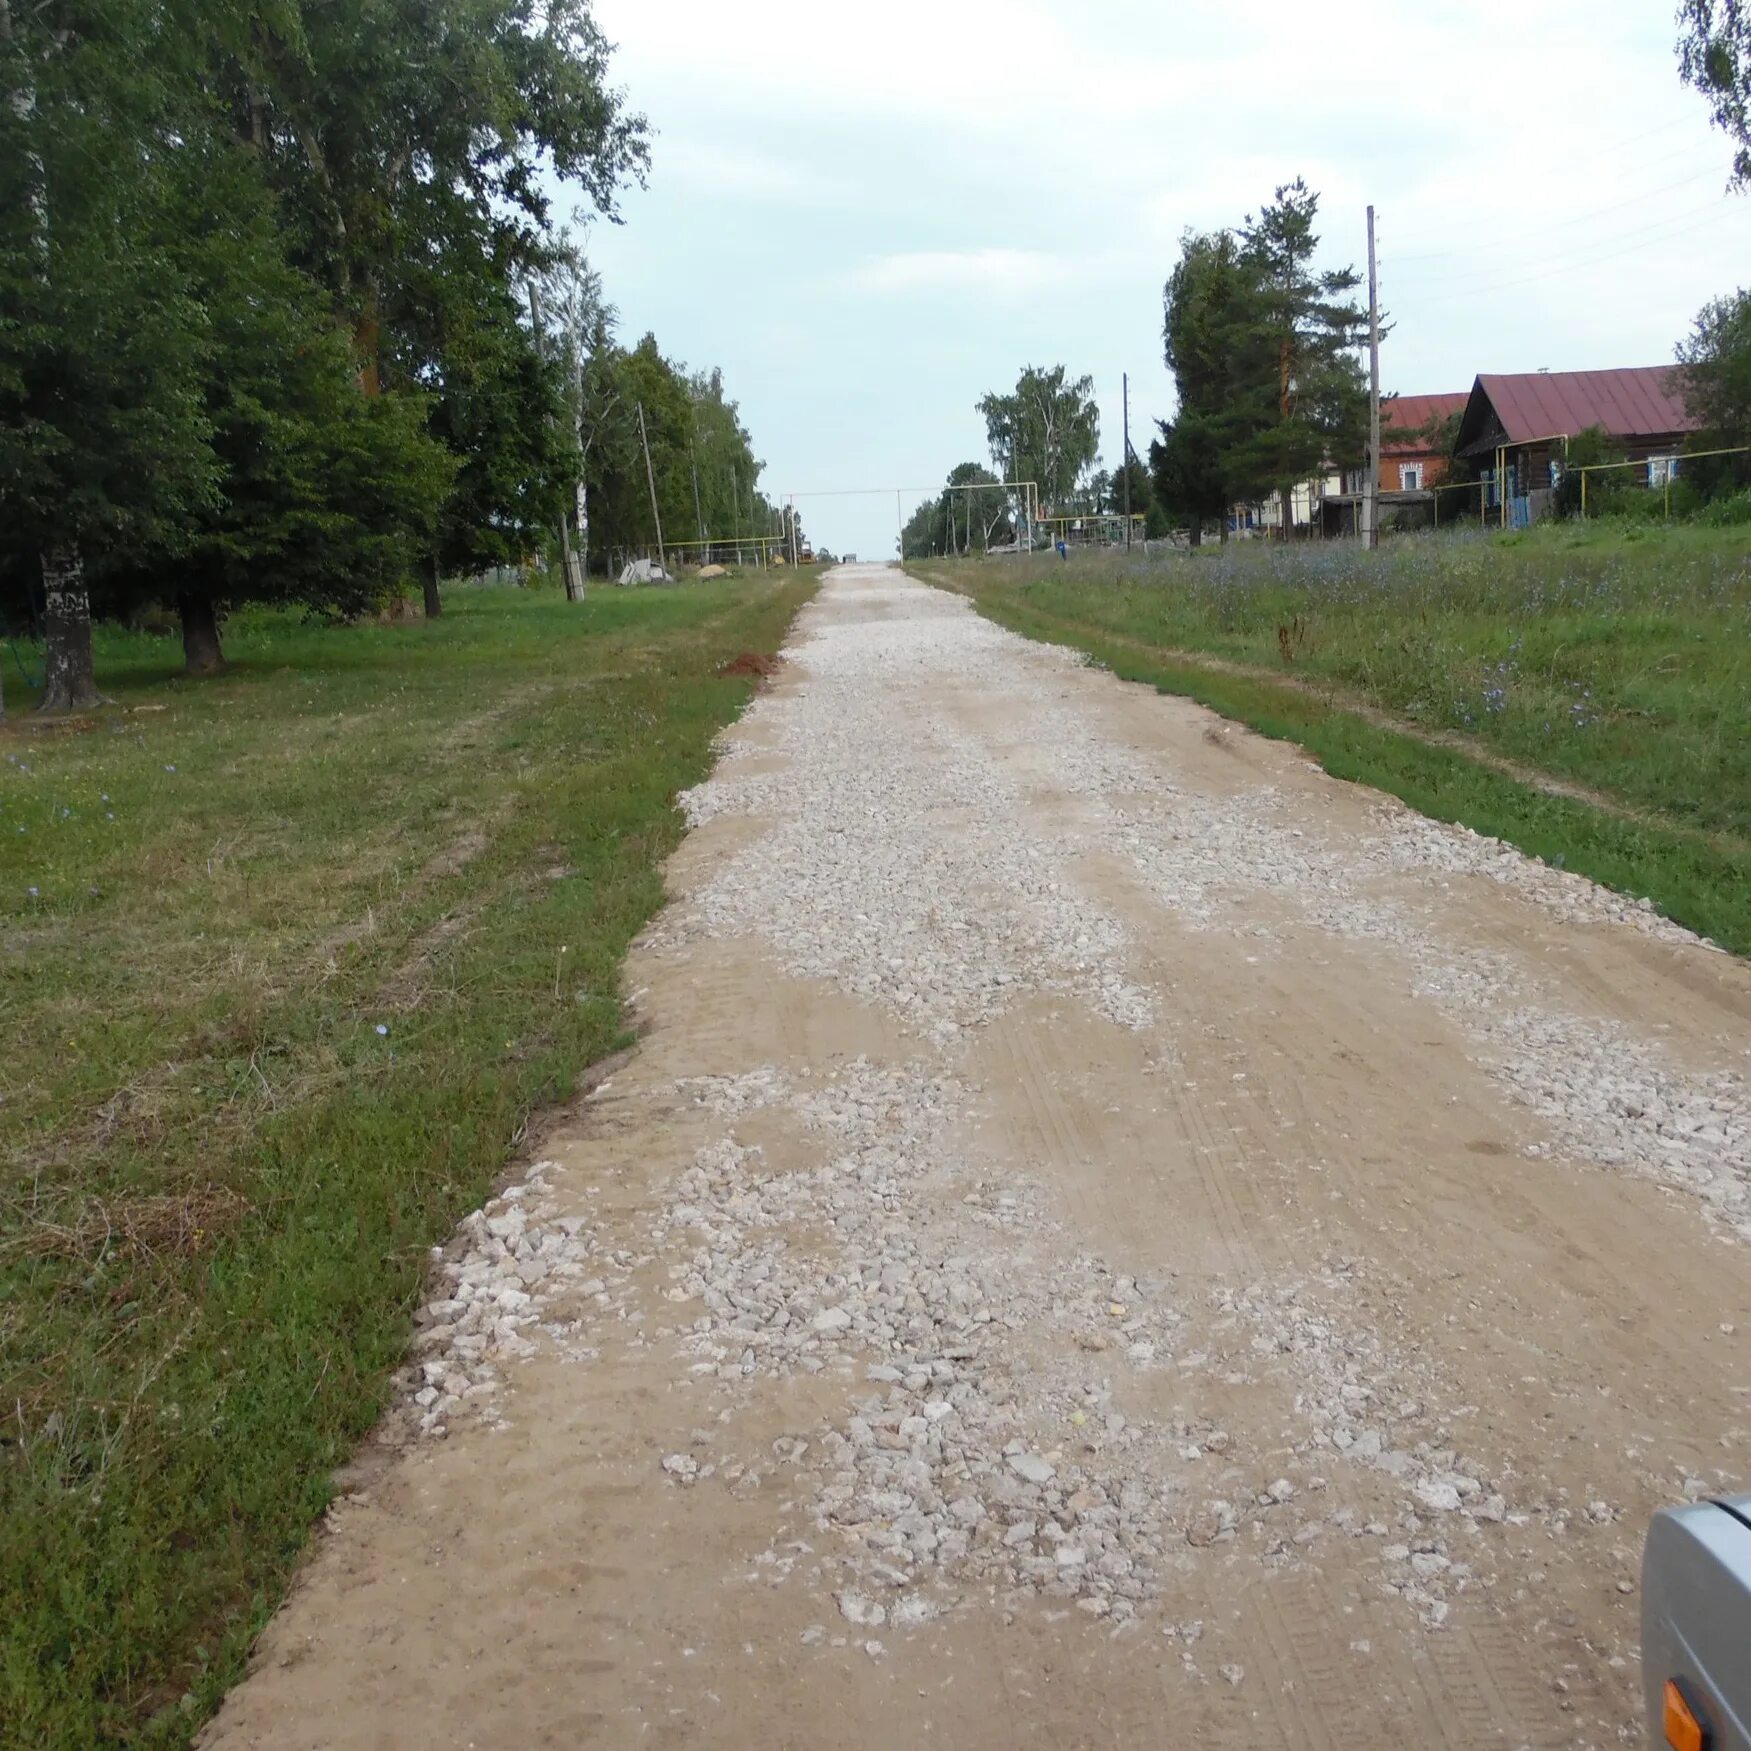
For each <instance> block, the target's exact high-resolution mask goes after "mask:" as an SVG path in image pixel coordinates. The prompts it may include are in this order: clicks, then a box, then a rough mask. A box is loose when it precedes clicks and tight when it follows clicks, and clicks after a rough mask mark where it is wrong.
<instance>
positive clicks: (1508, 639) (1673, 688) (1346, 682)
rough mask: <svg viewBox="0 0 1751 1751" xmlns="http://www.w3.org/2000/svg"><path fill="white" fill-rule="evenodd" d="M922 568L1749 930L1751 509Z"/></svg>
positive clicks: (1738, 943) (1139, 674) (1520, 839)
mask: <svg viewBox="0 0 1751 1751" xmlns="http://www.w3.org/2000/svg"><path fill="white" fill-rule="evenodd" d="M917 569H919V570H920V572H921V573H922V575H924V576H927V577H929V578H931V579H933V580H934V581H936V582H940V583H946V584H948V585H950V586H951V587H954V588H958V589H962V590H965V591H967V592H968V593H969V594H970V595H971V596H972V598H973V600H974V601H975V602H976V603H977V605H978V606H979V607H980V609H981V610H982V611H984V612H985V613H987V614H988V615H990V616H991V617H992V618H993V619H995V620H998V621H1000V622H1001V623H1003V624H1004V625H1007V626H1010V627H1012V628H1013V629H1015V630H1016V631H1019V632H1023V633H1026V634H1028V635H1030V636H1033V637H1038V638H1044V639H1049V640H1053V641H1055V642H1058V643H1063V644H1070V645H1074V646H1075V647H1077V648H1078V649H1081V650H1084V651H1086V652H1088V653H1089V654H1090V655H1091V656H1092V657H1094V658H1095V659H1096V660H1097V661H1100V662H1102V663H1104V664H1106V665H1108V666H1109V667H1111V668H1113V669H1114V670H1115V671H1116V672H1118V673H1120V674H1124V675H1126V676H1128V677H1130V678H1132V679H1137V680H1144V681H1149V682H1152V683H1154V684H1155V685H1158V686H1161V687H1163V688H1165V689H1166V690H1168V691H1172V692H1180V693H1186V694H1189V695H1191V696H1192V697H1195V698H1198V699H1201V700H1203V701H1204V702H1205V703H1207V704H1209V705H1211V706H1213V707H1214V708H1215V709H1217V710H1219V711H1223V712H1225V713H1227V714H1228V715H1230V716H1233V717H1236V718H1239V719H1241V720H1243V721H1245V722H1248V723H1251V724H1253V725H1254V726H1255V727H1257V728H1260V729H1262V730H1264V731H1265V732H1266V733H1267V734H1270V735H1276V736H1283V737H1287V738H1289V739H1292V740H1295V741H1298V742H1301V743H1302V744H1303V745H1305V746H1306V747H1307V748H1308V749H1309V750H1310V751H1311V752H1313V753H1314V754H1316V755H1318V756H1319V757H1320V758H1321V759H1322V760H1324V762H1325V763H1326V765H1327V766H1328V767H1329V768H1330V769H1331V770H1333V771H1334V772H1338V773H1340V774H1341V775H1342V776H1346V777H1352V778H1357V779H1361V780H1363V781H1365V782H1368V783H1371V784H1375V785H1378V786H1380V787H1381V788H1383V789H1386V790H1389V791H1393V792H1395V793H1396V794H1398V795H1400V796H1403V797H1404V798H1405V799H1406V800H1407V801H1409V802H1411V803H1412V804H1413V805H1414V806H1416V807H1418V808H1420V809H1423V810H1424V811H1425V812H1427V813H1429V814H1433V815H1437V816H1440V817H1442V818H1444V819H1451V820H1460V821H1464V822H1466V823H1467V824H1468V825H1470V826H1473V827H1476V828H1478V829H1479V830H1480V831H1484V832H1489V833H1494V834H1496V835H1498V836H1500V837H1502V838H1504V839H1507V840H1510V841H1512V842H1514V843H1516V844H1519V845H1521V846H1523V847H1524V848H1526V849H1527V850H1530V851H1532V852H1534V853H1535V854H1537V855H1539V856H1543V857H1546V858H1548V859H1550V860H1551V861H1553V862H1558V861H1560V862H1561V863H1563V864H1564V865H1565V866H1566V867H1568V868H1571V869H1580V870H1583V871H1585V872H1586V873H1588V874H1590V875H1593V876H1595V877H1596V878H1597V879H1599V880H1601V881H1604V882H1607V883H1609V884H1611V885H1612V886H1615V887H1619V888H1622V889H1623V890H1625V891H1626V892H1632V893H1636V894H1644V895H1647V896H1649V897H1651V898H1652V899H1653V900H1654V901H1655V903H1656V904H1657V905H1659V906H1660V907H1661V908H1662V909H1663V910H1665V911H1667V912H1668V913H1670V914H1671V915H1672V916H1673V917H1675V918H1679V919H1681V920H1682V921H1684V922H1685V923H1688V924H1691V925H1693V926H1694V927H1695V928H1697V929H1700V930H1704V931H1706V932H1707V933H1709V934H1710V935H1712V936H1714V937H1716V938H1717V940H1719V941H1721V942H1722V943H1724V944H1726V945H1728V946H1731V947H1733V948H1735V949H1737V950H1739V951H1740V952H1751V880H1748V879H1747V876H1748V874H1751V543H1748V541H1747V537H1746V532H1745V531H1743V530H1733V529H1724V530H1711V529H1695V528H1674V529H1669V530H1668V529H1651V528H1650V529H1641V528H1631V529H1625V528H1624V527H1623V526H1621V525H1618V526H1615V527H1611V526H1604V525H1599V524H1595V525H1592V526H1590V527H1587V528H1579V527H1573V526H1554V527H1545V528H1540V529H1536V530H1531V531H1527V532H1525V533H1522V534H1510V535H1507V536H1503V535H1500V534H1495V533H1490V534H1483V533H1479V532H1475V531H1466V532H1463V533H1457V534H1444V535H1440V536H1422V537H1403V538H1400V539H1398V540H1395V541H1391V542H1388V543H1387V544H1386V545H1385V546H1383V547H1382V549H1381V550H1380V551H1379V552H1378V553H1376V554H1369V553H1365V552H1363V551H1361V550H1360V549H1358V548H1356V547H1354V546H1352V545H1350V544H1348V543H1337V542H1331V543H1309V544H1295V545H1291V546H1288V547H1279V546H1275V545H1272V544H1267V543H1264V542H1244V543H1243V542H1236V543H1232V544H1230V545H1229V546H1228V547H1227V548H1219V547H1211V548H1206V549H1205V550H1204V551H1202V552H1201V553H1197V554H1188V553H1184V552H1174V551H1168V552H1158V553H1157V554H1155V555H1154V556H1152V557H1150V558H1148V559H1145V558H1144V557H1143V556H1142V555H1140V554H1139V555H1136V556H1134V557H1133V558H1131V559H1130V560H1126V559H1125V558H1124V557H1123V556H1122V555H1116V554H1099V555H1087V556H1079V557H1076V558H1073V559H1071V560H1069V561H1065V562H1060V561H1058V560H1056V559H1055V558H1051V557H1047V556H1039V557H1036V558H1031V559H1024V560H1021V561H1019V562H1017V561H1007V562H1005V561H986V562H941V561H936V562H925V563H924V564H923V565H922V566H920V567H918V568H917ZM1541 781H1544V782H1542V783H1541ZM1557 787H1561V788H1566V789H1567V790H1569V791H1580V792H1585V793H1587V794H1588V795H1589V796H1590V797H1591V798H1592V799H1594V801H1595V802H1596V803H1597V805H1598V806H1589V803H1588V801H1586V800H1583V799H1581V798H1578V797H1576V796H1573V795H1566V796H1565V795H1555V794H1551V791H1552V789H1553V788H1557Z"/></svg>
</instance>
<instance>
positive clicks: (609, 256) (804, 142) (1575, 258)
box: [590, 0, 1751, 558]
mask: <svg viewBox="0 0 1751 1751" xmlns="http://www.w3.org/2000/svg"><path fill="white" fill-rule="evenodd" d="M1674 10H1675V9H1674V7H1673V6H1671V5H1670V4H1665V3H1662V0H1594V3H1593V4H1591V5H1588V6H1584V7H1583V6H1577V5H1575V4H1574V3H1573V0H1563V3H1562V4H1543V3H1541V0H1521V4H1519V5H1517V6H1514V7H1511V8H1510V7H1507V6H1503V5H1499V4H1498V5H1489V6H1474V7H1467V8H1463V9H1456V8H1441V9H1436V8H1432V7H1429V8H1422V7H1419V8H1414V9H1413V8H1412V7H1410V6H1408V5H1404V4H1392V5H1386V4H1376V5H1368V4H1354V3H1352V4H1349V5H1346V6H1342V7H1337V8H1329V7H1328V8H1318V7H1314V8H1309V7H1307V6H1305V5H1284V4H1278V3H1274V0H1250V3H1248V0H1227V3H1225V4H1223V5H1221V6H1208V5H1195V6H1194V5H1190V4H1186V3H1184V0H1081V3H1080V4H1075V3H1072V0H931V3H928V4H926V3H924V0H882V3H881V4H878V5H870V6H862V7H852V6H836V5H823V4H821V0H739V3H738V4H733V5H726V4H724V3H723V0H597V5H596V11H597V16H598V18H599V19H600V21H601V23H602V25H603V27H604V29H605V30H606V31H607V33H608V35H609V36H610V38H611V39H613V40H614V41H615V42H616V43H617V44H618V45H619V48H618V52H617V54H616V57H615V67H616V72H617V75H618V77H619V79H620V81H621V82H622V83H623V84H624V85H625V86H626V88H627V90H628V93H629V96H630V99H631V101H632V103H633V105H634V106H635V107H637V108H640V109H642V110H644V112H645V113H646V114H647V115H648V117H649V118H650V121H651V124H652V127H653V131H654V139H653V142H652V168H651V179H650V188H649V190H648V191H645V192H635V193H633V194H631V195H629V196H628V197H627V199H626V201H625V203H624V217H625V220H626V223H625V224H624V226H620V227H613V226H608V225H597V226H596V227H595V228H594V229H593V230H592V232H591V234H590V248H591V253H592V256H593V258H594V261H595V263H596V265H597V267H598V268H599V269H600V270H601V271H602V273H603V275H604V277H605V279H606V282H607V290H608V295H609V296H610V298H611V299H612V300H613V301H614V302H615V303H616V304H617V305H618V306H619V308H620V312H621V318H622V325H623V332H624V336H625V338H626V339H627V340H628V342H631V341H633V340H636V339H637V338H638V336H639V335H640V334H642V333H643V332H644V331H645V330H646V329H654V330H655V332H656V334H657V336H658V338H659V339H660V341H661V342H662V345H663V347H664V349H665V350H666V351H667V352H668V353H669V354H670V356H671V357H675V358H679V359H681V360H682V361H684V362H685V363H687V364H688V365H690V366H695V367H699V366H707V365H712V364H717V365H721V366H722V367H723V371H724V375H725V379H726V384H727V387H728V389H729V392H730V393H731V394H732V395H733V396H734V397H735V398H736V399H737V400H738V401H739V402H740V403H741V408H742V413H743V418H744V421H745V423H746V424H747V426H748V427H749V429H750V431H751V432H752V433H753V435H754V441H755V449H756V453H757V454H759V455H760V456H761V457H762V458H763V459H764V460H765V463H766V472H765V474H764V475H763V477H762V481H761V484H762V486H763V487H764V489H765V490H766V491H767V493H768V494H769V495H770V496H772V497H774V498H777V499H782V498H783V496H784V495H785V494H787V493H789V492H793V491H794V492H798V493H803V492H819V491H822V490H823V489H845V488H862V487H875V488H893V487H895V486H899V487H904V488H908V489H913V490H909V491H908V492H907V493H906V494H905V509H906V511H907V513H908V514H910V511H911V509H912V506H913V504H914V503H915V502H916V500H917V499H918V498H920V497H922V496H924V492H925V490H927V489H928V488H930V487H931V486H932V485H933V484H934V483H937V482H939V481H940V480H941V479H942V477H943V475H944V474H945V473H946V472H947V470H948V469H949V468H951V467H952V466H953V465H954V464H955V463H956V462H960V461H964V460H969V459H974V460H978V461H982V462H983V461H988V457H987V456H986V449H985V434H984V426H983V422H982V421H981V419H980V418H979V416H978V414H977V413H976V412H975V411H974V403H975V402H976V401H977V400H978V398H979V397H980V395H982V394H983V393H984V392H985V391H986V390H988V389H993V388H1001V387H1007V386H1009V385H1012V384H1013V383H1014V381H1015V378H1016V376H1017V374H1018V372H1019V371H1020V369H1021V367H1022V366H1023V365H1026V364H1030V363H1032V364H1041V365H1046V364H1055V363H1063V364H1065V365H1067V366H1069V368H1070V370H1071V372H1072V374H1073V375H1079V374H1081V373H1083V372H1087V373H1088V374H1090V375H1092V376H1093V378H1094V380H1095V383H1096V385H1097V388H1098V391H1099V396H1100V404H1101V453H1102V458H1103V460H1104V461H1105V462H1106V463H1107V464H1109V465H1110V464H1111V463H1112V462H1113V461H1114V460H1116V458H1117V457H1118V455H1119V454H1120V439H1119V423H1120V421H1119V401H1120V395H1119V382H1120V373H1121V372H1124V371H1128V372H1129V373H1130V377H1131V442H1132V445H1133V446H1134V447H1135V448H1136V449H1137V450H1138V451H1139V452H1140V453H1144V454H1146V453H1147V449H1148V440H1149V438H1150V437H1151V436H1152V435H1153V433H1154V424H1153V422H1154V421H1155V420H1156V419H1157V418H1160V417H1162V416H1164V415H1167V414H1169V413H1171V411H1172V402H1173V397H1172V386H1171V381H1170V379H1169V377H1168V374H1167V371H1166V369H1165V367H1164V366H1163V364H1162V362H1161V288H1162V282H1163V281H1164V280H1165V279H1166V277H1167V274H1168V272H1169V271H1170V269H1171V268H1172V266H1173V263H1174V260H1175V258H1176V255H1177V253H1178V240H1179V237H1180V234H1181V232H1182V231H1183V230H1184V229H1185V228H1186V227H1187V226H1193V227H1197V228H1200V229H1204V228H1211V227H1215V226H1221V225H1232V224H1236V223H1238V222H1239V220H1240V219H1241V217H1242V216H1243V215H1244V214H1245V213H1246V212H1248V211H1249V210H1252V209H1255V208H1256V207H1257V206H1258V205H1259V204H1260V202H1262V201H1265V200H1268V199H1269V198H1270V195H1271V191H1272V189H1273V188H1274V187H1275V185H1277V184H1278V183H1281V182H1285V181H1288V180H1289V179H1291V178H1293V177H1295V176H1297V175H1300V176H1304V177H1306V178H1307V180H1308V182H1309V183H1310V184H1311V185H1312V186H1313V187H1314V188H1315V189H1317V190H1318V191H1319V193H1320V195H1321V197H1322V207H1321V214H1320V218H1321V226H1320V229H1321V233H1322V236H1323V239H1324V253H1325V255H1326V257H1327V258H1328V261H1329V263H1330V264H1331V265H1340V264H1342V263H1346V262H1349V263H1354V264H1356V265H1358V266H1361V265H1362V264H1363V262H1364V259H1365V253H1366V242H1365V236H1366V233H1365V218H1364V209H1365V208H1366V206H1367V203H1368V202H1369V201H1372V202H1373V203H1374V204H1375V207H1376V208H1377V211H1378V221H1377V222H1378V236H1379V250H1380V275H1381V298H1382V303H1383V305H1384V306H1385V308H1386V309H1387V311H1388V312H1389V315H1390V318H1391V320H1392V322H1393V323H1394V324H1395V327H1394V330H1393V332H1392V334H1391V335H1390V337H1389V339H1388V341H1387V343H1386V345H1385V347H1384V349H1383V352H1382V378H1383V385H1384V387H1385V388H1386V389H1387V390H1389V391H1391V390H1397V391H1399V392H1401V393H1405V394H1416V393H1427V392H1432V391H1437V390H1458V389H1466V388H1469V387H1470V384H1471V380H1472V378H1473V377H1474V376H1475V375H1476V374H1477V373H1478V372H1480V371H1534V370H1537V369H1539V368H1540V367H1548V368H1550V369H1552V370H1579V369H1587V368H1598V367H1605V366H1613V365H1646V364H1657V363H1660V362H1663V361H1665V360H1668V359H1670V358H1671V356H1672V347H1673V344H1674V342H1675V341H1676V340H1677V338H1678V337H1679V336H1680V335H1681V334H1682V333H1684V332H1685V331H1686V330H1687V329H1688V327H1689V324H1690V321H1691V318H1692V317H1693V316H1694V314H1695V312H1696V310H1697V308H1698V307H1699V306H1700V305H1701V304H1702V303H1703V302H1704V301H1706V300H1707V299H1709V298H1711V297H1714V296H1716V295H1718V294H1719V293H1721V292H1724V291H1728V290H1730V289H1732V288H1734V287H1735V286H1737V285H1739V284H1741V283H1743V282H1746V281H1751V249H1748V246H1751V199H1748V198H1747V197H1744V196H1729V195H1727V194H1726V193H1725V192H1724V185H1725V180H1726V173H1727V169H1728V165H1729V161H1730V157H1731V153H1730V150H1729V148H1728V145H1727V143H1726V141H1725V140H1724V139H1723V138H1722V137H1721V136H1720V135H1719V134H1717V133H1714V132H1713V131H1711V129H1710V127H1709V125H1708V121H1707V114H1706V110H1705V107H1704V105H1703V102H1702V100H1701V99H1700V98H1699V97H1698V96H1697V95H1696V94H1695V93H1694V92H1692V91H1690V90H1688V89H1687V88H1686V87H1684V86H1682V85H1681V84H1680V83H1679V80H1678V74H1677V64H1676V58H1675V56H1674V53H1673V41H1674V36H1675V27H1674V25H1673V23H1672V14H1673V11H1674ZM799 509H800V510H801V511H802V513H803V524H804V527H805V529H806V530H808V531H809V532H810V533H811V534H812V535H814V536H815V537H817V538H818V539H820V540H823V541H825V542H826V543H827V544H828V545H829V546H830V547H832V548H833V549H834V550H835V551H845V550H847V549H849V550H852V551H856V552H858V553H860V554H862V555H863V556H865V557H882V558H885V557H889V556H891V554H892V553H893V550H894V503H893V498H892V494H891V492H890V493H889V494H888V495H887V496H886V497H885V498H882V497H869V498H818V499H805V500H800V501H799Z"/></svg>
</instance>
